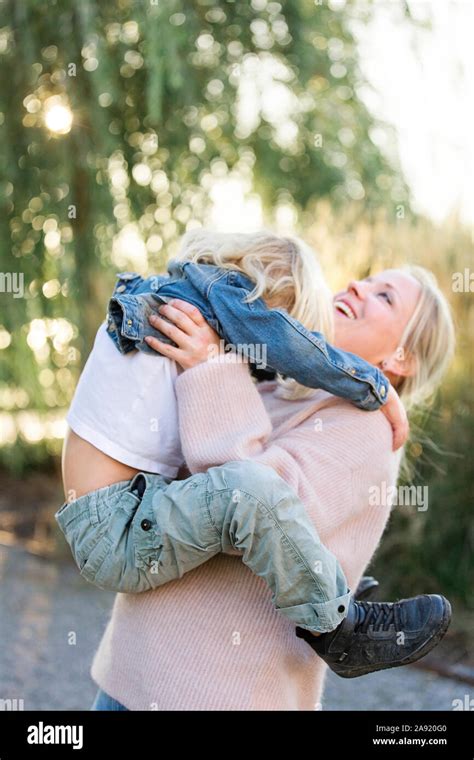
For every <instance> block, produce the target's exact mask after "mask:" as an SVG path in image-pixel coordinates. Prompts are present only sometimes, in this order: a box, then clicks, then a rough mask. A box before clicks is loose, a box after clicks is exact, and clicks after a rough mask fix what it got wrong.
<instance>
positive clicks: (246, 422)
mask: <svg viewBox="0 0 474 760" xmlns="http://www.w3.org/2000/svg"><path fill="white" fill-rule="evenodd" d="M175 387H176V395H177V399H178V414H179V432H180V438H181V448H182V451H183V455H184V458H185V461H186V464H187V466H188V468H189V471H190V472H191V473H195V472H204V471H205V470H207V469H208V468H209V467H212V466H214V465H219V464H223V463H224V462H230V461H233V460H237V459H249V458H251V457H254V456H257V455H258V454H259V453H261V452H262V451H263V449H264V448H265V442H266V441H267V439H268V437H269V436H270V433H271V431H272V424H271V421H270V418H269V416H268V414H267V411H266V409H265V406H264V404H263V401H262V399H261V397H260V394H259V392H258V390H257V387H256V384H255V383H254V381H253V380H252V377H251V375H250V371H249V367H248V364H247V363H246V362H237V361H236V360H235V355H234V354H224V355H223V356H221V357H219V358H218V359H216V360H213V361H209V362H206V363H203V364H198V365H197V366H196V367H193V368H192V369H188V370H186V371H185V372H184V373H183V374H181V375H180V376H179V377H178V378H177V380H176V386H175Z"/></svg>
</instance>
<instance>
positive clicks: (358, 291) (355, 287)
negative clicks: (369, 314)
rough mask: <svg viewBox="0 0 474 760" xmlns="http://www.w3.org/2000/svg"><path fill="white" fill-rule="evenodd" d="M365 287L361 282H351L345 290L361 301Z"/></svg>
mask: <svg viewBox="0 0 474 760" xmlns="http://www.w3.org/2000/svg"><path fill="white" fill-rule="evenodd" d="M365 285H366V283H365V282H362V281H361V280H351V281H350V283H349V285H348V286H347V290H348V291H349V293H351V292H352V293H354V295H355V296H357V298H361V299H363V298H364V296H365Z"/></svg>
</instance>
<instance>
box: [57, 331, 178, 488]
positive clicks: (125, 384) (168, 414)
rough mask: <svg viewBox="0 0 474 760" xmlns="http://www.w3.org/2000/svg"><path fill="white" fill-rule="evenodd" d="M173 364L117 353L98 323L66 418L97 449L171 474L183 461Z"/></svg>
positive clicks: (139, 354)
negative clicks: (93, 340)
mask: <svg viewBox="0 0 474 760" xmlns="http://www.w3.org/2000/svg"><path fill="white" fill-rule="evenodd" d="M178 374H179V370H178V366H177V365H176V362H174V361H172V360H171V359H168V358H167V357H165V356H160V354H155V355H150V354H145V353H143V351H131V352H130V353H128V354H121V353H120V351H118V349H117V348H116V347H115V345H114V343H113V341H112V340H111V339H110V337H109V336H108V334H107V330H106V325H105V323H103V324H102V325H101V326H100V327H99V329H98V331H97V335H96V338H95V342H94V347H93V349H92V351H91V353H90V355H89V358H88V360H87V363H86V366H85V367H84V370H83V372H82V375H81V377H80V379H79V383H78V385H77V388H76V392H75V394H74V398H73V400H72V404H71V407H70V409H69V412H68V414H67V416H66V420H67V422H68V424H69V425H70V427H71V428H72V430H74V432H75V433H77V435H79V436H80V437H81V438H84V440H86V441H89V443H92V445H93V446H95V447H96V448H97V449H99V450H100V451H103V452H104V453H105V454H108V455H109V456H111V457H113V459H117V460H118V461H119V462H123V463H124V464H127V465H129V466H130V467H135V468H137V469H138V470H145V471H146V472H153V473H157V474H160V475H164V476H165V477H170V478H174V477H176V474H177V472H178V469H179V467H180V466H181V465H182V464H183V462H184V457H183V454H182V452H181V445H180V440H179V429H178V406H177V401H176V395H175V392H174V383H175V380H176V378H177V376H178Z"/></svg>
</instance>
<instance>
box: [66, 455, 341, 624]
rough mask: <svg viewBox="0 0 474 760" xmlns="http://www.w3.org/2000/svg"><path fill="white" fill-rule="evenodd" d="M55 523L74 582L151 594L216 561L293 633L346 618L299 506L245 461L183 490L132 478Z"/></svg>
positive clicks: (327, 561)
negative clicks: (254, 578)
mask: <svg viewBox="0 0 474 760" xmlns="http://www.w3.org/2000/svg"><path fill="white" fill-rule="evenodd" d="M55 517H56V520H57V522H58V523H59V526H60V528H61V530H62V531H63V533H64V535H65V537H66V540H67V541H68V543H69V545H70V547H71V549H72V553H73V556H74V559H75V561H76V563H77V565H78V567H79V570H80V573H81V575H82V576H83V577H84V578H85V579H86V580H88V581H90V582H91V583H93V584H95V585H97V586H99V588H103V589H108V590H112V591H119V592H123V593H137V592H141V591H149V590H151V589H154V588H157V587H158V586H161V585H163V584H164V583H167V582H168V581H171V580H176V579H177V578H181V577H182V576H183V575H184V573H187V572H189V571H190V570H193V569H194V568H196V567H198V566H199V565H201V564H203V563H204V562H207V560H209V559H211V557H214V556H215V555H216V554H219V553H221V552H224V553H226V554H237V555H241V557H242V561H243V562H244V564H245V565H247V566H248V567H249V568H250V570H252V572H254V573H255V574H256V575H259V576H260V577H262V578H263V579H264V580H265V581H266V583H267V584H268V586H269V587H270V589H271V591H272V592H273V596H272V602H273V604H274V605H275V607H276V609H277V610H278V611H279V612H280V613H281V614H283V615H284V616H285V617H287V618H289V619H290V620H291V621H292V622H293V623H295V624H296V625H298V626H300V627H301V628H307V629H309V630H312V631H317V632H321V633H324V632H326V631H332V630H334V629H335V628H336V627H337V626H338V625H339V623H340V622H341V621H342V620H343V619H344V618H345V617H346V615H347V611H348V605H349V602H350V596H351V594H350V590H349V588H348V586H347V581H346V579H345V576H344V573H343V571H342V568H341V566H340V565H339V563H338V561H337V560H336V558H335V557H334V555H333V554H331V552H329V551H328V550H327V549H326V547H325V546H324V545H323V544H322V543H321V540H320V538H319V536H318V533H317V531H316V529H315V527H314V525H313V524H312V522H311V521H310V519H309V517H308V515H307V513H306V509H305V507H304V504H303V503H302V502H301V500H300V499H299V497H298V495H297V494H296V493H295V491H294V490H293V489H292V488H291V487H290V486H289V485H288V483H286V481H284V480H283V479H282V478H280V476H279V475H277V473H276V472H275V470H274V469H273V468H272V467H268V466H267V465H264V464H260V463H258V462H255V461H252V460H250V459H248V460H242V461H235V462H227V463H226V464H224V465H221V466H219V467H210V468H209V469H208V470H207V472H200V473H197V474H195V475H192V476H191V477H189V478H187V479H186V480H174V481H170V480H169V479H167V478H164V477H162V476H161V475H151V474H150V473H141V472H140V473H138V474H137V475H135V477H133V478H132V479H131V480H130V481H122V482H120V483H114V484H113V485H111V486H107V487H105V488H101V489H99V490H97V491H93V492H91V493H88V494H85V495H84V496H81V497H80V498H79V499H76V500H74V501H71V502H66V504H64V505H63V506H62V507H61V509H60V510H59V511H58V512H57V513H56V515H55Z"/></svg>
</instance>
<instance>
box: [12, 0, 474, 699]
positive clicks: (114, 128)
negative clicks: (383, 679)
mask: <svg viewBox="0 0 474 760" xmlns="http://www.w3.org/2000/svg"><path fill="white" fill-rule="evenodd" d="M473 24H474V7H473V6H472V4H471V3H470V2H469V0H466V1H465V2H464V1H459V2H456V1H455V0H452V1H450V0H439V1H438V0H431V2H429V1H427V2H416V1H415V0H409V1H407V2H405V0H374V1H373V2H371V1H370V0H364V1H361V0H291V2H283V0H282V1H281V2H271V1H268V0H251V1H250V2H248V1H246V2H240V1H239V0H228V1H222V2H214V1H213V0H186V2H184V1H182V0H142V1H139V0H118V1H117V2H109V1H104V2H100V3H99V2H97V1H96V0H81V2H80V3H73V2H71V1H70V0H56V1H53V0H49V1H48V2H43V1H42V0H35V1H34V2H33V0H23V2H20V1H19V0H0V66H1V71H2V76H1V81H2V87H1V91H0V204H1V208H0V559H1V562H0V572H1V573H2V576H3V578H2V586H3V591H2V593H3V595H4V596H3V602H2V603H3V605H5V609H7V608H8V610H9V613H10V621H11V622H10V625H11V626H14V627H12V628H11V629H10V630H9V631H8V638H9V639H10V640H11V641H12V649H11V650H10V653H9V655H8V658H9V659H8V662H10V661H11V658H12V657H13V655H14V652H15V646H16V645H17V644H18V645H20V644H22V643H24V641H23V639H22V638H21V637H22V636H23V637H24V636H26V640H30V639H31V638H32V637H33V638H34V640H35V641H36V642H37V644H36V650H35V647H34V646H33V651H36V652H38V651H40V654H37V655H33V654H31V655H30V657H33V660H32V661H31V662H30V665H27V666H24V667H25V668H26V670H25V671H24V672H23V674H22V675H20V676H19V675H18V671H14V670H12V669H11V667H10V666H9V665H8V663H6V662H5V663H3V664H4V666H5V669H6V670H5V673H6V674H5V675H4V677H3V687H4V688H6V689H7V692H6V693H10V694H13V695H14V693H16V692H15V689H16V691H18V688H17V687H18V684H20V685H21V686H20V692H21V689H24V690H25V689H26V686H25V683H26V682H28V680H30V681H31V680H32V679H33V680H34V674H35V673H36V677H37V678H41V676H38V673H39V672H41V673H43V675H44V671H41V667H43V666H42V665H41V662H42V661H43V664H44V662H47V661H48V651H49V649H48V647H51V641H52V640H53V639H54V637H53V639H51V636H52V634H51V630H52V629H53V628H56V625H55V624H53V623H47V622H45V621H46V620H47V619H48V620H49V618H48V615H49V616H50V617H51V609H50V608H51V598H52V597H51V595H52V589H54V590H55V591H54V593H55V595H56V594H57V593H58V589H59V588H60V587H61V582H62V579H63V581H64V579H65V578H66V579H68V581H67V583H68V584H70V585H69V586H66V589H65V590H63V592H64V593H66V592H67V593H68V594H69V601H70V599H72V598H75V597H74V594H78V595H79V596H78V597H77V598H78V599H79V602H77V604H82V602H80V600H81V599H83V598H85V596H83V597H81V596H80V594H81V593H82V594H83V595H86V594H87V595H88V597H87V598H88V599H92V597H93V598H94V601H93V602H90V604H91V605H93V604H96V605H98V606H99V607H100V605H101V604H102V601H101V602H98V601H97V594H99V595H100V594H101V592H99V591H97V590H95V589H94V588H92V587H87V588H84V586H85V582H84V581H82V579H80V578H79V579H77V578H76V577H75V575H74V573H73V572H72V568H70V567H68V562H69V550H68V549H67V547H66V545H65V543H64V541H63V540H62V536H61V537H60V535H59V532H58V530H57V529H56V523H55V521H54V519H53V514H54V512H55V511H56V510H57V509H58V507H59V505H60V503H61V502H62V491H61V487H60V481H59V473H60V451H61V445H62V438H63V435H64V429H65V423H64V416H65V413H66V410H67V407H68V404H69V402H70V399H71V397H72V394H73V391H74V387H75V384H76V382H77V379H78V376H79V373H80V371H81V368H82V366H83V364H84V362H85V360H86V359H87V355H88V351H89V349H90V347H91V344H92V341H93V337H94V335H95V332H96V330H97V327H98V325H99V323H100V322H101V321H102V319H103V317H104V313H105V307H106V303H107V299H108V297H109V295H110V292H111V289H112V287H113V284H114V281H115V273H116V272H119V271H123V270H133V271H138V272H140V273H143V274H151V273H154V272H158V271H163V270H164V269H166V261H167V260H168V258H170V257H172V256H173V253H174V252H175V251H176V248H177V244H178V241H179V238H180V236H181V235H182V234H183V232H185V231H186V230H188V229H191V228H193V227H197V226H201V225H208V226H212V227H214V228H215V229H219V230H222V231H236V230H248V231H250V230H255V229H258V228H260V227H262V226H266V227H272V228H274V229H276V230H277V231H280V232H283V233H285V232H286V233H291V232H296V233H297V234H300V235H301V236H302V237H304V238H305V239H306V240H307V241H308V242H309V243H311V244H312V245H313V246H314V247H315V249H316V250H317V251H318V253H319V255H320V257H321V259H322V262H323V266H324V269H325V272H326V275H327V278H328V280H329V282H330V284H331V285H332V286H333V287H334V288H339V287H341V286H344V284H345V283H346V282H347V279H348V278H349V277H354V276H356V277H359V276H360V277H363V276H366V275H367V274H368V272H369V271H370V270H372V269H373V270H376V269H379V268H382V267H387V266H391V265H398V264H403V263H407V262H409V263H418V264H421V265H423V266H426V267H428V268H429V269H431V270H432V271H433V272H434V273H435V274H436V276H437V278H438V280H439V282H440V284H441V286H442V288H443V290H444V292H445V293H446V295H447V296H448V298H449V300H450V302H451V304H452V307H453V310H454V314H455V319H456V325H457V334H458V349H457V354H456V359H455V362H454V364H453V366H452V369H451V371H450V374H449V376H448V378H447V380H446V382H445V384H444V385H443V388H442V390H441V392H440V393H439V395H438V397H437V399H436V403H435V405H434V408H433V410H432V413H431V414H430V415H426V414H424V415H418V418H417V419H416V420H414V422H413V438H412V440H411V442H410V444H409V445H408V446H407V456H408V459H409V461H410V463H411V465H412V473H411V475H410V482H412V483H414V484H418V485H420V484H422V485H428V487H429V509H428V510H427V511H426V512H421V511H417V510H416V508H415V507H403V506H400V507H396V508H394V512H393V517H392V521H391V525H390V529H389V530H388V531H387V533H386V535H385V537H384V540H383V542H382V545H381V547H380V549H379V551H378V553H377V556H376V559H375V562H374V564H373V565H372V567H371V568H370V571H371V572H372V573H373V574H374V575H377V577H379V579H380V580H381V581H382V591H383V595H384V596H386V597H388V598H401V597H403V596H411V595H413V594H416V593H419V592H422V591H427V592H430V591H435V592H442V593H444V594H446V595H447V596H448V597H449V598H450V600H451V601H452V602H453V606H454V608H455V618H454V622H453V625H452V628H451V630H450V633H449V635H448V637H447V638H446V643H445V644H444V650H443V655H442V658H440V656H439V654H438V663H437V664H436V665H435V666H434V667H437V668H438V672H441V671H442V669H443V666H442V665H441V662H440V661H439V660H440V659H442V660H443V663H444V666H445V667H448V666H449V668H451V670H450V671H449V672H450V674H451V675H452V674H453V673H454V672H455V671H456V672H457V674H458V676H459V674H461V677H463V678H464V684H465V683H466V679H467V682H468V683H471V684H472V683H474V655H473V649H474V647H473V646H472V642H473V639H474V591H473V589H474V559H473V557H474V520H473V517H472V515H473V497H472V494H473V493H474V483H473V456H472V451H473V448H474V439H473V435H472V430H473V427H474V406H473V397H474V390H473V387H474V386H473V352H472V337H473V335H474V307H473V297H472V293H473V291H474V257H473V231H474V192H473V181H472V178H473V173H474V143H473V141H472V134H473V126H474V124H473V121H474V120H473V109H472V103H473V98H474V53H473V46H472V40H471V37H470V35H471V30H472V28H473ZM468 35H469V38H468ZM69 571H71V572H69ZM68 573H69V574H68ZM35 583H39V584H40V586H41V588H39V589H38V587H36V586H35ZM9 584H10V585H9ZM27 587H29V588H30V593H29V594H28V592H27V591H26V588H27ZM68 589H69V591H68ZM35 590H36V591H35ZM12 598H16V600H17V602H16V607H15V608H14V609H13V608H11V599H12ZM101 598H102V599H104V598H106V602H103V604H104V607H103V611H104V614H105V611H106V610H107V609H108V605H109V597H108V596H107V595H105V596H102V597H101ZM18 599H23V602H22V604H21V605H20V606H22V609H21V610H20V609H19V607H18ZM38 600H39V601H38ZM68 603H69V602H67V601H65V607H64V608H63V609H66V607H67V604H68ZM9 605H10V606H9ZM38 605H39V606H38ZM58 609H61V607H59V608H58ZM90 609H93V607H92V606H91V607H90ZM100 609H102V607H100ZM45 610H49V613H47V612H45ZM64 614H66V613H65V612H64ZM69 614H70V616H71V620H73V619H74V611H73V610H70V611H69ZM79 614H80V613H79ZM58 615H60V612H58ZM3 617H5V616H3ZM99 617H100V615H99ZM57 620H58V618H57V617H56V624H57ZM3 624H4V625H5V624H6V623H3ZM68 624H69V625H72V623H71V622H69V623H68ZM65 625H66V623H65ZM95 625H96V626H97V625H98V623H95ZM35 626H36V628H35ZM39 629H41V631H42V633H41V634H40V633H38V630H39ZM99 629H100V626H99ZM68 630H69V629H68ZM22 631H23V632H22ZM32 631H33V632H32ZM3 634H5V631H3ZM97 635H98V636H99V635H100V630H99V633H98V634H97ZM2 638H3V639H4V640H5V635H2ZM40 639H41V642H42V643H41V644H38V641H39V640H40ZM15 641H16V643H15ZM18 642H20V643H18ZM57 646H60V644H59V643H58V642H56V647H57ZM41 653H43V654H41ZM91 655H92V652H91V651H90V649H89V650H88V652H87V651H86V649H85V650H84V655H83V656H84V660H83V665H81V667H82V668H83V669H84V673H83V675H84V674H85V673H86V667H87V656H91ZM64 656H66V654H65V655H64ZM35 657H36V659H35ZM41 658H43V660H42V659H41ZM0 664H1V658H0ZM38 668H40V671H38ZM449 668H448V670H449ZM453 669H454V670H453ZM403 670H404V671H405V670H406V669H403ZM81 672H82V671H81ZM378 675H379V674H377V677H378ZM84 677H86V676H85V675H84ZM398 677H400V674H398ZM44 678H46V676H44ZM469 678H470V679H471V680H470V681H469ZM46 680H47V679H46ZM5 684H7V685H8V686H6V687H5ZM0 685H1V684H0ZM43 686H44V684H43ZM466 688H467V687H466V686H465V685H464V686H462V685H461V686H460V687H459V689H460V696H461V697H462V694H463V689H466ZM38 689H39V686H38ZM0 690H1V689H0ZM356 691H357V690H356ZM356 691H355V692H354V699H353V703H351V699H352V697H351V696H350V694H351V692H350V691H349V692H348V694H349V697H348V700H349V701H348V703H347V704H348V705H349V706H352V707H353V708H354V709H356V708H357V705H358V702H357V699H358V698H356V696H355V695H356ZM21 693H23V692H21ZM35 693H36V692H35ZM335 693H336V692H335ZM28 694H29V696H31V694H30V692H28ZM0 696H1V695H0ZM52 699H53V698H52ZM35 700H36V701H35ZM74 700H75V697H73V696H71V700H70V702H67V700H66V702H63V703H62V704H66V705H68V704H69V705H70V706H71V709H75V708H77V703H76V702H75V701H74ZM30 703H31V704H33V705H35V706H38V705H39V706H40V707H41V706H50V703H48V700H47V699H46V701H44V698H43V697H40V696H37V697H34V696H31V699H30ZM53 704H54V699H53ZM382 704H383V701H382ZM430 704H436V701H435V702H430ZM334 706H335V707H337V706H339V707H340V705H338V704H337V699H335V705H334ZM346 706H347V705H346ZM438 708H440V706H439V705H438ZM374 709H377V707H376V705H374ZM379 709H380V708H379ZM441 709H442V707H441ZM445 709H451V707H450V705H449V704H448V705H447V706H446V708H445Z"/></svg>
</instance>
